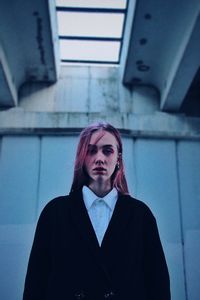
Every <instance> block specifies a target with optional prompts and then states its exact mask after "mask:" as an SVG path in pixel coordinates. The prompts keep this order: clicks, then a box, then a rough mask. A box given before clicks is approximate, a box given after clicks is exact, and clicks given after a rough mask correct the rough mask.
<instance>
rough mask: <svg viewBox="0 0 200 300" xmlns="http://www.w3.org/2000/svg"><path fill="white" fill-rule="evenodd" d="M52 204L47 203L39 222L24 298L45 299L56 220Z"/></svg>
mask: <svg viewBox="0 0 200 300" xmlns="http://www.w3.org/2000/svg"><path fill="white" fill-rule="evenodd" d="M49 206H50V207H49ZM51 206H52V205H51V204H47V206H46V207H45V208H44V210H43V211H42V213H41V215H40V218H39V220H38V223H37V227H36V231H35V237H34V241H33V245H32V249H31V253H30V257H29V263H28V268H27V274H26V278H25V285H24V293H23V300H33V299H34V300H36V299H37V300H40V299H41V300H42V299H43V300H44V299H45V293H46V288H47V285H48V277H49V274H50V271H51V252H50V251H51V250H50V249H51V240H52V235H53V222H54V220H53V219H54V217H53V214H52V212H51V211H52V209H51Z"/></svg>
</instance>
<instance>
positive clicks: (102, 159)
mask: <svg viewBox="0 0 200 300" xmlns="http://www.w3.org/2000/svg"><path fill="white" fill-rule="evenodd" d="M104 159H105V156H104V154H103V153H102V152H101V151H99V152H97V154H96V157H95V161H96V162H99V161H101V162H104Z"/></svg>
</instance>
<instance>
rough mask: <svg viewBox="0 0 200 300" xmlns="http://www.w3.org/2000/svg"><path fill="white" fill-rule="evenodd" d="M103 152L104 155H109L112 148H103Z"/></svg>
mask: <svg viewBox="0 0 200 300" xmlns="http://www.w3.org/2000/svg"><path fill="white" fill-rule="evenodd" d="M103 152H104V154H105V155H109V154H111V153H113V150H112V149H104V150H103Z"/></svg>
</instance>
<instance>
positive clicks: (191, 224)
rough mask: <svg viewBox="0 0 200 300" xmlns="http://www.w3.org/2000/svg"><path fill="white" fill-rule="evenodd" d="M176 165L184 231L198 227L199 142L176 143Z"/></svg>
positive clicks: (199, 205) (199, 192)
mask: <svg viewBox="0 0 200 300" xmlns="http://www.w3.org/2000/svg"><path fill="white" fill-rule="evenodd" d="M178 165H179V180H180V194H181V203H182V214H183V216H182V218H183V229H184V232H186V230H188V229H200V143H199V142H194V141H193V142H192V141H182V142H179V143H178Z"/></svg>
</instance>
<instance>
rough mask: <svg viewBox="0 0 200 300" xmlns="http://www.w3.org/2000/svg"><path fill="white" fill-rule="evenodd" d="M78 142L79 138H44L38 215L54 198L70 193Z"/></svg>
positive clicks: (42, 141) (42, 142)
mask: <svg viewBox="0 0 200 300" xmlns="http://www.w3.org/2000/svg"><path fill="white" fill-rule="evenodd" d="M77 142H78V137H66V136H60V137H59V136H49V137H43V138H42V140H41V170H40V180H39V182H40V184H39V208H38V214H39V213H40V211H41V209H42V208H43V207H44V205H45V204H46V203H47V202H49V201H50V200H51V199H52V198H54V197H57V196H60V195H66V194H68V193H69V190H70V187H71V183H72V177H73V169H74V159H75V154H76V147H77Z"/></svg>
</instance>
